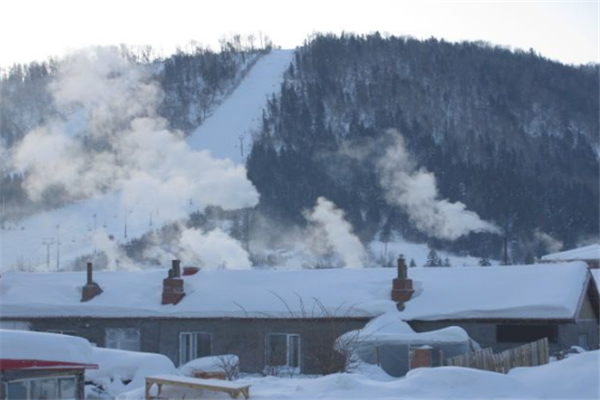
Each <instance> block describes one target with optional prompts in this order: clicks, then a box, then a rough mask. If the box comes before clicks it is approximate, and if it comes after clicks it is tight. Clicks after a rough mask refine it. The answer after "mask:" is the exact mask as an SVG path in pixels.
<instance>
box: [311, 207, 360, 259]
mask: <svg viewBox="0 0 600 400" xmlns="http://www.w3.org/2000/svg"><path fill="white" fill-rule="evenodd" d="M305 218H306V219H307V220H308V221H309V222H311V223H313V224H314V226H315V228H316V229H317V231H316V232H315V234H316V235H317V236H318V237H319V238H320V239H322V240H323V244H325V246H328V247H330V248H331V250H333V252H335V253H336V254H337V255H338V256H339V257H340V259H341V260H342V262H343V264H344V266H345V267H346V268H361V267H363V264H364V262H365V259H366V252H365V249H364V247H363V245H362V243H361V242H360V240H359V239H358V238H357V237H356V235H354V233H353V232H352V226H351V225H350V224H349V223H348V221H346V219H345V217H344V212H343V211H342V210H340V209H339V208H337V207H336V206H335V204H333V203H332V202H331V201H329V200H327V199H326V198H324V197H319V198H318V199H317V204H316V206H315V207H314V208H313V209H312V210H310V211H309V212H305Z"/></svg>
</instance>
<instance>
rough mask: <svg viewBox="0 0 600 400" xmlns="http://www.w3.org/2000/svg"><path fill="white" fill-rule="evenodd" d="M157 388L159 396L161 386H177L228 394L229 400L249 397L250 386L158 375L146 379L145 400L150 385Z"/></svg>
mask: <svg viewBox="0 0 600 400" xmlns="http://www.w3.org/2000/svg"><path fill="white" fill-rule="evenodd" d="M154 384H156V385H157V386H158V394H159V395H160V393H161V391H162V386H163V385H170V386H179V387H185V388H190V389H206V390H211V391H214V392H224V393H227V394H229V396H230V397H231V398H234V399H236V398H238V397H239V395H240V394H242V395H243V396H244V398H245V399H248V398H249V397H250V385H244V384H239V383H234V382H229V381H220V380H216V379H198V378H189V377H181V376H177V375H159V376H150V377H146V387H145V395H146V400H150V388H151V387H152V385H154Z"/></svg>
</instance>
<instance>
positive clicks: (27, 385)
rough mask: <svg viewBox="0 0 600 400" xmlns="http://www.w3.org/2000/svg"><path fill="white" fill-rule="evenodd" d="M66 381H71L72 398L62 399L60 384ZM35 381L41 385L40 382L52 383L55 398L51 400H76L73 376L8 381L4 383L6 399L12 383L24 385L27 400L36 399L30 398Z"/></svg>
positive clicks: (76, 382)
mask: <svg viewBox="0 0 600 400" xmlns="http://www.w3.org/2000/svg"><path fill="white" fill-rule="evenodd" d="M66 380H71V381H73V389H74V390H73V394H74V396H73V397H63V393H62V391H63V390H62V386H61V383H62V382H63V381H66ZM36 381H37V382H38V384H39V383H42V382H40V381H53V384H54V391H55V395H56V397H55V398H53V399H56V400H71V399H78V397H77V391H78V387H77V386H78V378H77V377H76V376H74V375H61V376H46V377H36V378H22V379H14V380H10V381H7V382H4V392H5V396H6V397H7V398H8V395H9V385H10V384H13V383H24V384H25V391H26V393H27V396H26V398H27V399H28V400H34V399H35V398H37V397H35V398H34V397H32V396H33V393H32V390H33V388H32V383H36Z"/></svg>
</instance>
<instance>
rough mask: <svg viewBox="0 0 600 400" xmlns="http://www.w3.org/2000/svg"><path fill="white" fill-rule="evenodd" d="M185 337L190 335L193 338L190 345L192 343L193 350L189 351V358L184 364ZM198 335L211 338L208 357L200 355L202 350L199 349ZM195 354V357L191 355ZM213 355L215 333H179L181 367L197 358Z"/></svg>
mask: <svg viewBox="0 0 600 400" xmlns="http://www.w3.org/2000/svg"><path fill="white" fill-rule="evenodd" d="M185 335H190V336H191V339H192V340H191V341H190V343H192V349H191V350H190V349H188V357H187V361H185V362H184V357H183V346H182V344H183V337H184V336H185ZM198 335H208V337H209V338H210V341H209V346H208V348H209V354H208V355H200V353H199V352H200V349H199V348H198V339H197V337H198ZM192 353H193V354H195V355H194V356H191V354H192ZM212 354H213V333H212V332H206V331H183V332H179V365H184V364H187V363H188V362H190V361H192V360H195V359H197V358H200V357H209V356H211V355H212Z"/></svg>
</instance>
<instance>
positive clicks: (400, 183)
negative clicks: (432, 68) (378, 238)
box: [377, 131, 500, 240]
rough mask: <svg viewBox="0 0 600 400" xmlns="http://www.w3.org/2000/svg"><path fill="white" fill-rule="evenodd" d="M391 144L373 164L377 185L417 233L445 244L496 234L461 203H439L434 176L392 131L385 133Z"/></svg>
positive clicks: (495, 230) (488, 223) (497, 230)
mask: <svg viewBox="0 0 600 400" xmlns="http://www.w3.org/2000/svg"><path fill="white" fill-rule="evenodd" d="M389 135H390V136H391V137H392V144H391V145H390V146H389V147H388V148H387V149H386V151H385V153H384V155H383V157H381V158H380V159H379V161H378V163H377V166H378V169H379V173H380V184H381V187H382V189H383V190H384V193H385V199H386V201H387V202H388V203H389V204H391V205H394V206H397V207H399V208H401V209H403V210H404V211H405V212H406V213H407V214H408V216H409V218H410V220H411V222H412V223H414V224H415V226H416V227H417V229H419V230H420V231H422V232H424V233H427V234H429V235H431V236H434V237H437V238H439V239H445V240H456V239H458V238H460V237H461V236H465V235H468V234H469V233H473V232H489V233H496V234H498V233H500V229H499V228H498V227H497V226H495V225H494V224H492V223H490V222H486V221H483V220H482V219H481V218H480V217H479V216H478V215H477V214H476V213H475V212H473V211H469V210H467V208H466V206H465V204H463V203H461V202H455V203H452V202H450V201H448V200H446V199H440V198H439V193H438V189H437V183H436V178H435V175H434V174H433V173H431V172H429V171H427V170H426V169H424V168H420V169H418V168H416V166H415V162H414V161H413V160H412V158H411V156H410V154H409V153H408V151H407V150H406V146H405V145H404V139H403V138H402V136H401V135H400V134H399V133H398V132H395V131H391V132H389Z"/></svg>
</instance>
